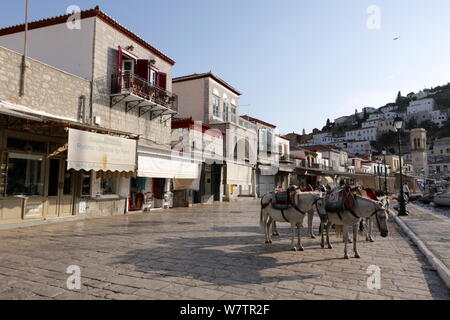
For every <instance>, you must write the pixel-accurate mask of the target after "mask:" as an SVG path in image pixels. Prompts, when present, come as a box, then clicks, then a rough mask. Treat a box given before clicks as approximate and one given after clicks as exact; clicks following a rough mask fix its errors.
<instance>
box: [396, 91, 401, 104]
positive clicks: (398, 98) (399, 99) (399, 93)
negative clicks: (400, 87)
mask: <svg viewBox="0 0 450 320" xmlns="http://www.w3.org/2000/svg"><path fill="white" fill-rule="evenodd" d="M401 100H402V93H401V92H400V91H399V92H398V94H397V99H395V103H397V104H398V103H400V102H401Z"/></svg>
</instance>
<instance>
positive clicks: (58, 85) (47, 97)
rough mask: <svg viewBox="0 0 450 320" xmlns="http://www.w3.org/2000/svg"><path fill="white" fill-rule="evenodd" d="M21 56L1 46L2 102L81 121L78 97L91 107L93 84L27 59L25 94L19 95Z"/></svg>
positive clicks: (0, 93)
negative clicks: (82, 98)
mask: <svg viewBox="0 0 450 320" xmlns="http://www.w3.org/2000/svg"><path fill="white" fill-rule="evenodd" d="M21 65H22V55H21V54H19V53H17V52H14V51H11V50H9V49H6V48H3V47H0V99H1V100H6V101H9V102H13V103H16V104H21V105H24V106H26V107H30V108H33V109H35V110H39V111H45V112H48V113H51V114H54V115H58V116H63V117H67V118H71V119H74V120H78V119H79V116H80V110H79V98H80V96H85V98H86V108H88V107H89V98H90V81H87V80H85V79H82V78H79V77H77V76H74V75H71V74H69V73H66V72H64V71H61V70H58V69H56V68H54V67H51V66H49V65H46V64H44V63H41V62H39V61H36V60H33V59H30V58H27V60H26V72H25V91H24V95H23V96H20V95H19V91H20V83H21V80H20V79H21Z"/></svg>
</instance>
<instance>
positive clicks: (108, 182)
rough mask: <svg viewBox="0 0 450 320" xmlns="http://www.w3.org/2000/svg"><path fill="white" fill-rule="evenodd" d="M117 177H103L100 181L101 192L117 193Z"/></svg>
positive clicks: (103, 193)
mask: <svg viewBox="0 0 450 320" xmlns="http://www.w3.org/2000/svg"><path fill="white" fill-rule="evenodd" d="M116 191H117V179H116V178H102V179H101V182H100V193H101V194H102V195H111V194H116V193H117V192H116Z"/></svg>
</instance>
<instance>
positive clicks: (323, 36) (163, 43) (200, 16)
mask: <svg viewBox="0 0 450 320" xmlns="http://www.w3.org/2000/svg"><path fill="white" fill-rule="evenodd" d="M29 2H30V6H29V15H30V21H32V20H36V19H42V18H46V17H51V16H55V15H61V14H65V13H66V10H67V8H68V7H69V6H71V5H77V6H79V7H80V8H81V9H82V10H84V9H89V8H93V7H95V6H96V5H99V6H100V9H101V10H102V11H104V12H105V13H106V14H108V15H109V16H111V17H112V18H114V19H116V20H117V21H119V22H120V23H121V24H122V25H124V26H125V27H127V28H128V29H130V30H132V31H134V32H135V33H136V34H138V35H139V36H141V37H142V38H144V39H145V40H146V41H147V42H149V43H151V44H152V45H153V46H155V47H156V48H158V49H159V50H161V51H162V52H164V53H165V54H166V55H168V56H169V57H171V58H172V59H174V60H175V61H176V64H175V66H174V72H173V74H174V76H182V75H186V74H192V73H202V72H208V71H210V70H211V71H212V72H213V73H215V74H217V75H218V76H220V77H221V78H222V79H224V80H225V81H227V82H228V83H230V84H231V85H232V86H234V87H235V88H237V89H238V90H240V91H241V92H243V95H242V97H241V99H240V104H241V114H248V113H249V114H250V115H251V116H253V117H256V118H259V119H261V120H264V121H266V122H269V123H272V124H274V125H276V126H278V131H279V133H282V134H285V133H289V132H294V131H295V132H298V133H301V132H302V130H303V129H305V130H306V131H307V132H310V131H311V130H312V129H313V128H319V129H321V128H322V127H323V126H324V125H325V122H326V120H327V118H329V119H330V120H331V121H333V120H334V119H335V118H338V117H340V116H343V115H349V114H353V113H354V112H355V109H358V111H361V109H362V108H363V107H380V106H382V105H384V104H386V103H388V102H393V101H394V100H395V97H396V96H397V93H398V91H401V92H402V94H403V95H406V94H408V93H409V92H412V91H414V92H417V91H419V90H422V89H424V88H429V87H432V86H437V85H442V84H446V83H448V82H450V41H449V40H450V39H449V38H450V19H449V18H448V15H449V13H450V1H448V0H428V1H426V0H395V1H392V0H370V1H367V0H340V1H332V0H225V1H224V0H222V1H218V0H165V1H160V0H159V1H156V0H128V1H117V0H116V1H113V0H94V1H91V0H69V1H66V0H29ZM24 8H25V0H15V1H5V0H2V1H1V4H0V27H4V26H9V25H15V24H19V23H23V20H24ZM397 37H400V38H399V39H398V40H394V39H395V38H397Z"/></svg>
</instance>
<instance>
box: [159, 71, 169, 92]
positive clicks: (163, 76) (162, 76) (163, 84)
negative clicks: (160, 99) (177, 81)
mask: <svg viewBox="0 0 450 320" xmlns="http://www.w3.org/2000/svg"><path fill="white" fill-rule="evenodd" d="M157 79H158V80H157V81H158V82H157V85H158V87H160V88H161V89H164V90H166V89H167V73H164V72H158V78H157Z"/></svg>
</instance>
